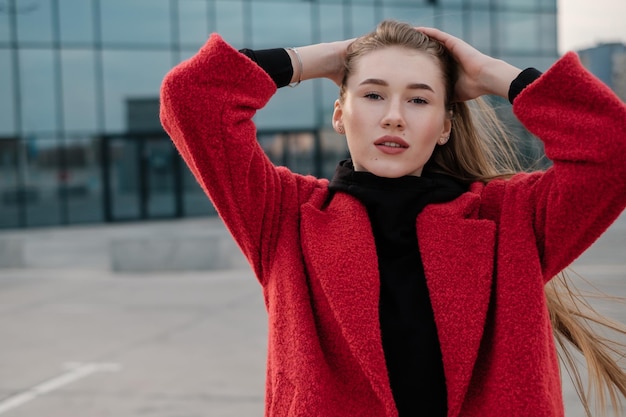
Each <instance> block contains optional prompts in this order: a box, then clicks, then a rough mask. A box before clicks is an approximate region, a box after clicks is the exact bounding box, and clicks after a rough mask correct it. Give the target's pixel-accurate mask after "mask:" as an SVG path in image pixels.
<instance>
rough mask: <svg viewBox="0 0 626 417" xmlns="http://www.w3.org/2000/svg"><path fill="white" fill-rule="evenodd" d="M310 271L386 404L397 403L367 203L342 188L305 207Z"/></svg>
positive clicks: (305, 241) (304, 228)
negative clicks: (324, 203) (326, 201)
mask: <svg viewBox="0 0 626 417" xmlns="http://www.w3.org/2000/svg"><path fill="white" fill-rule="evenodd" d="M301 233H302V246H303V249H304V260H305V264H306V267H307V272H308V275H309V278H310V279H311V280H317V281H318V282H319V283H320V285H321V287H322V288H323V291H324V294H325V295H326V297H327V299H328V303H329V305H330V307H331V309H332V310H333V313H334V315H335V318H336V320H337V322H338V323H339V325H340V326H341V328H342V332H343V336H344V337H345V339H346V341H347V342H348V344H349V346H350V349H351V351H352V353H353V354H354V356H355V357H356V358H357V360H358V361H359V364H360V365H361V368H362V369H363V372H364V373H365V375H367V377H368V379H369V380H370V383H371V385H372V388H373V390H374V392H376V394H377V395H378V396H379V397H380V399H381V401H382V402H383V403H384V404H390V403H393V396H392V394H391V389H390V387H389V379H388V377H387V368H386V365H385V357H384V353H383V349H382V343H381V335H380V322H379V313H378V298H379V291H380V280H379V273H378V262H377V261H376V259H377V256H376V246H375V244H374V237H373V234H372V231H371V226H370V223H369V218H368V215H367V212H366V210H365V208H364V207H363V206H362V205H361V204H359V203H358V202H357V201H356V200H355V199H354V198H353V197H351V196H349V195H346V194H342V193H338V194H337V195H335V196H334V198H333V199H332V201H331V204H330V205H329V206H328V207H327V208H326V209H324V210H323V211H321V210H319V209H317V208H316V207H315V206H314V205H312V204H305V205H304V206H303V207H302V224H301Z"/></svg>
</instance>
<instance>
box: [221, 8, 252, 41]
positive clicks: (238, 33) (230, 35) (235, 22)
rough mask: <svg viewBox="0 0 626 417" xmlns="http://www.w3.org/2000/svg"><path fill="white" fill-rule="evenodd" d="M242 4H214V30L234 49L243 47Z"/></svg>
mask: <svg viewBox="0 0 626 417" xmlns="http://www.w3.org/2000/svg"><path fill="white" fill-rule="evenodd" d="M243 15H244V12H243V3H242V2H241V0H217V1H216V3H215V21H216V29H215V31H216V32H218V33H219V34H220V35H222V37H223V38H224V40H226V42H228V43H230V44H231V45H233V46H235V47H236V48H238V49H239V48H243V47H250V45H244V39H243V35H244V32H245V31H244V22H243Z"/></svg>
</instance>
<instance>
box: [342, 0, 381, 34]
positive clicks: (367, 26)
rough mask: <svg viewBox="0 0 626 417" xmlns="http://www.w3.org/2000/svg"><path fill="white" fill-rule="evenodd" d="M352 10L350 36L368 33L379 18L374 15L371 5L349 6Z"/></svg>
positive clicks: (374, 11)
mask: <svg viewBox="0 0 626 417" xmlns="http://www.w3.org/2000/svg"><path fill="white" fill-rule="evenodd" d="M350 11H351V12H352V16H351V17H352V20H351V24H352V27H351V30H352V33H350V34H349V36H350V37H354V36H361V35H365V34H366V33H370V32H371V31H372V30H374V28H375V27H376V25H377V24H378V21H379V20H380V19H379V18H378V17H377V16H376V10H375V9H374V8H373V7H363V6H353V7H351V8H350Z"/></svg>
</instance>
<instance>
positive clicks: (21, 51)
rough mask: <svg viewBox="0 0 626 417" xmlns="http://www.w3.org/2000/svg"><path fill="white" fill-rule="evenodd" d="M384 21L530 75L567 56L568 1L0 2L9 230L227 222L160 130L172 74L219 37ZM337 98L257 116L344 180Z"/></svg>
mask: <svg viewBox="0 0 626 417" xmlns="http://www.w3.org/2000/svg"><path fill="white" fill-rule="evenodd" d="M285 16H288V17H289V18H288V19H285ZM385 18H395V19H400V20H403V21H407V22H411V23H413V24H416V25H423V26H435V27H438V28H441V29H443V30H445V31H447V32H450V33H452V34H453V35H456V36H460V37H462V38H463V39H466V40H467V41H469V42H470V43H471V44H472V45H474V46H476V47H477V48H478V49H480V50H481V51H483V52H485V53H487V54H490V55H492V56H495V57H497V58H502V59H504V60H506V61H508V62H511V63H512V64H513V65H516V66H518V67H521V68H524V67H529V66H533V67H536V68H538V69H540V70H545V69H547V68H548V67H549V66H550V65H551V64H552V63H553V62H554V61H555V60H556V59H557V58H558V51H557V2H556V0H537V1H532V2H525V1H520V0H194V1H188V0H149V1H148V0H123V1H122V0H89V1H58V0H57V1H40V0H33V1H18V0H7V1H2V0H0V229H3V228H17V227H39V226H51V225H70V224H78V223H101V222H116V221H124V220H142V219H155V218H176V217H190V216H205V215H214V214H215V210H214V208H213V206H212V205H211V203H210V202H209V200H208V199H207V197H206V196H205V195H204V193H203V191H202V189H201V188H200V187H199V186H198V183H197V181H196V180H195V179H194V178H193V176H192V175H191V173H190V171H189V169H188V168H187V167H186V166H185V165H184V163H182V160H181V159H180V157H179V155H178V152H177V151H176V150H175V149H174V148H173V146H172V144H171V141H170V140H169V138H168V137H167V135H166V134H165V132H164V131H163V129H162V128H161V126H160V123H159V119H158V97H159V87H160V84H161V80H162V79H163V76H164V75H165V74H166V73H167V71H168V70H169V69H170V68H171V67H173V66H174V65H176V64H177V63H178V62H180V61H182V60H184V59H186V58H188V57H190V56H192V55H193V54H194V53H195V52H196V51H197V50H198V48H200V46H201V45H202V44H203V43H204V42H205V40H206V38H207V36H208V35H209V33H211V32H219V33H220V34H221V35H222V37H223V38H224V39H225V40H226V41H227V42H229V43H230V44H231V45H233V46H234V47H235V48H243V47H249V48H254V49H263V48H272V47H281V46H282V47H288V46H300V45H307V44H310V43H317V42H328V41H333V40H338V39H347V38H351V37H355V36H359V35H362V34H364V33H366V32H369V31H370V30H372V29H373V28H374V26H375V25H376V23H378V22H379V21H380V20H382V19H385ZM337 93H338V91H337V86H336V85H334V84H333V83H332V82H331V81H328V80H314V81H311V82H305V83H302V85H300V86H299V87H298V88H293V89H292V88H284V89H281V90H279V91H278V92H277V94H276V96H275V97H274V98H273V99H272V101H271V102H270V103H269V105H268V106H267V107H266V108H264V109H263V110H262V111H260V112H259V113H258V114H257V115H256V119H255V121H256V123H257V126H258V128H259V134H258V140H259V143H260V144H261V146H262V147H263V149H264V150H265V151H266V153H267V155H268V156H269V157H270V158H271V160H272V161H274V162H275V163H277V164H280V165H285V166H288V167H289V168H290V169H292V170H293V171H295V172H300V173H311V174H314V175H317V176H320V177H329V176H331V175H332V174H333V171H334V168H335V164H336V162H337V161H338V160H339V159H342V158H343V157H345V155H346V151H347V149H346V145H345V141H344V140H342V139H341V138H340V137H339V136H338V135H337V134H336V133H335V132H334V131H333V129H332V126H331V123H330V122H331V115H332V110H333V102H334V100H335V99H336V98H337ZM505 105H508V103H505ZM502 107H504V106H502ZM507 111H508V110H507Z"/></svg>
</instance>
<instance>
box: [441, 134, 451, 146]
mask: <svg viewBox="0 0 626 417" xmlns="http://www.w3.org/2000/svg"><path fill="white" fill-rule="evenodd" d="M448 139H450V136H444V137H442V138H440V139H439V144H440V145H445V144H446V143H447V142H448Z"/></svg>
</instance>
